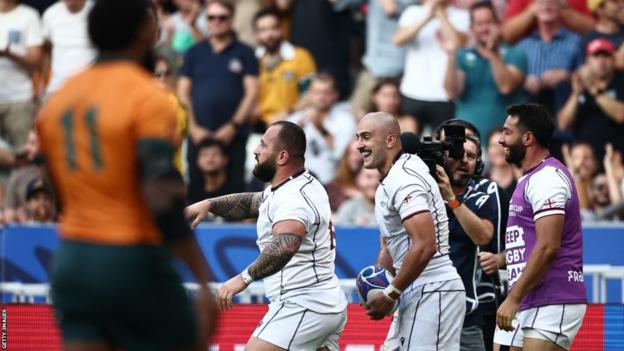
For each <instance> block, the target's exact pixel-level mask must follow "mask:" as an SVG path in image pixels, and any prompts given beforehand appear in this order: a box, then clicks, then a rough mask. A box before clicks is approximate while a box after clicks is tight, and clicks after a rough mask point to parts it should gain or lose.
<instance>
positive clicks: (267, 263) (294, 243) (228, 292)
mask: <svg viewBox="0 0 624 351" xmlns="http://www.w3.org/2000/svg"><path fill="white" fill-rule="evenodd" d="M304 237H305V226H304V225H303V224H302V223H301V222H298V221H294V220H285V221H281V222H277V223H275V225H274V226H273V239H272V240H271V242H270V243H269V244H268V245H267V246H266V247H265V248H264V250H262V253H260V256H258V258H257V259H256V260H255V261H254V262H253V263H252V264H251V265H249V267H247V269H245V270H244V271H243V272H242V273H241V274H237V275H236V276H235V277H233V278H232V279H230V280H228V281H227V282H225V283H224V284H223V285H222V286H221V288H220V289H219V299H218V300H219V306H220V307H221V309H222V310H228V309H230V308H231V307H232V297H234V295H236V294H238V293H239V292H241V291H243V290H245V289H246V288H247V285H249V283H251V282H252V281H254V280H257V279H262V278H265V277H268V276H270V275H272V274H275V273H277V272H279V271H280V270H281V269H282V268H284V266H286V264H288V262H289V261H290V259H291V258H292V257H293V256H294V255H295V253H297V251H298V250H299V246H301V242H302V241H303V238H304Z"/></svg>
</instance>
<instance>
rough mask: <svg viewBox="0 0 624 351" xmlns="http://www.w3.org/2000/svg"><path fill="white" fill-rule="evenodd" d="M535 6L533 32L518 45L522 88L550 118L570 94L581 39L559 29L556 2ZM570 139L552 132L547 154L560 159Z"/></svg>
mask: <svg viewBox="0 0 624 351" xmlns="http://www.w3.org/2000/svg"><path fill="white" fill-rule="evenodd" d="M535 4H536V7H535V11H536V18H537V31H535V32H534V33H533V34H531V35H530V36H529V37H527V38H525V39H523V40H522V41H521V42H520V43H519V44H518V47H520V48H521V49H522V50H524V52H525V53H526V55H527V58H528V75H527V77H526V79H525V81H524V87H525V89H526V90H527V92H528V93H529V101H531V102H536V103H539V104H541V105H544V106H546V108H547V109H548V111H549V114H550V115H551V116H553V118H554V116H557V113H558V111H559V109H560V108H561V106H563V104H564V102H565V100H566V98H567V97H568V94H569V92H570V84H569V81H570V76H571V75H572V72H574V70H576V69H577V67H578V66H580V56H581V55H580V50H582V49H581V47H580V42H581V39H580V37H579V36H578V35H576V34H574V33H572V32H570V31H568V30H567V29H565V28H564V27H563V26H562V22H561V18H560V14H561V12H562V11H563V5H562V3H561V1H560V0H536V2H535ZM570 137H571V135H570V133H567V134H565V133H562V132H561V131H560V130H556V131H555V134H554V135H553V137H552V139H551V146H550V151H551V154H552V155H553V156H555V157H558V158H560V159H561V145H562V144H563V143H564V142H566V141H567V140H569V139H570Z"/></svg>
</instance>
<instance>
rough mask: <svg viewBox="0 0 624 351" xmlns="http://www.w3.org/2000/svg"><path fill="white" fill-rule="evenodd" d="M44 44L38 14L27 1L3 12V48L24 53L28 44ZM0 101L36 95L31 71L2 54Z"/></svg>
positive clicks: (0, 15) (0, 46)
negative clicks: (26, 3)
mask: <svg viewBox="0 0 624 351" xmlns="http://www.w3.org/2000/svg"><path fill="white" fill-rule="evenodd" d="M41 44H43V36H42V33H41V21H40V19H39V14H38V13H37V11H35V10H34V9H33V8H31V7H29V6H26V5H21V4H20V5H17V7H15V9H13V10H12V11H9V12H0V49H2V50H4V49H6V47H7V46H9V50H10V52H12V53H14V54H16V55H20V56H24V55H26V53H27V52H28V48H31V47H33V46H40V45H41ZM0 82H1V83H0V103H6V102H20V101H25V100H29V99H31V98H32V96H33V87H32V80H31V75H30V72H29V71H28V70H26V69H24V68H23V67H22V66H20V65H18V64H16V63H15V62H13V60H11V59H9V58H6V57H0Z"/></svg>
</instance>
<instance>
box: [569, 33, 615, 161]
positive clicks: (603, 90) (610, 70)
mask: <svg viewBox="0 0 624 351" xmlns="http://www.w3.org/2000/svg"><path fill="white" fill-rule="evenodd" d="M614 52H615V48H614V47H613V44H611V42H610V41H608V40H606V39H595V40H593V41H592V42H590V43H589V45H588V46H587V60H586V62H587V63H586V65H585V66H584V67H583V68H582V69H580V71H579V72H578V73H577V74H575V75H574V77H573V80H572V93H571V94H570V96H569V97H568V100H567V101H566V103H565V105H564V107H563V108H562V109H561V111H560V112H559V116H558V117H557V119H558V122H559V128H560V129H561V130H572V131H574V136H575V139H576V140H579V141H585V142H588V143H589V144H591V145H592V147H593V149H594V153H595V155H596V159H598V160H602V158H603V155H604V145H605V144H606V143H607V142H612V143H613V147H614V148H615V149H616V150H618V151H620V152H622V151H624V138H622V135H623V133H624V74H623V73H622V72H620V71H616V70H615V67H614V65H615V59H614V57H613V54H614Z"/></svg>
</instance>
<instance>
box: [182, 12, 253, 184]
mask: <svg viewBox="0 0 624 351" xmlns="http://www.w3.org/2000/svg"><path fill="white" fill-rule="evenodd" d="M233 11H234V8H233V7H232V4H231V3H230V2H228V1H225V0H211V1H209V2H208V4H207V7H206V13H207V16H208V27H209V30H210V36H209V37H208V40H204V41H202V42H200V43H198V44H196V45H195V46H193V47H192V48H191V49H189V51H188V52H187V53H186V56H185V59H184V66H183V67H182V72H181V77H180V79H179V81H178V96H179V97H180V101H181V102H182V104H183V105H184V106H185V107H186V108H187V111H188V113H189V134H190V137H191V143H189V147H188V154H187V160H188V161H189V180H190V183H192V184H193V185H196V183H198V182H201V175H200V174H199V172H198V170H197V167H196V166H195V160H196V158H197V148H196V145H197V144H198V143H199V142H200V141H201V140H203V139H204V138H207V137H211V138H214V139H216V140H218V141H220V142H221V143H223V144H224V145H225V146H226V147H227V150H228V155H229V156H230V162H229V163H228V169H227V173H228V174H229V175H230V176H231V177H232V178H233V185H232V186H233V188H234V191H235V192H239V191H243V190H244V189H245V181H244V170H245V156H246V153H245V146H246V144H247V137H248V135H249V130H248V128H247V121H248V118H249V116H250V115H251V113H252V111H253V110H254V104H255V100H256V93H257V90H258V87H257V85H258V77H257V76H258V61H257V60H256V58H255V57H254V53H253V50H252V49H251V48H250V47H248V46H246V45H245V44H242V43H240V42H239V41H238V40H237V39H236V36H235V35H234V33H233V32H232V16H233V14H234V13H233Z"/></svg>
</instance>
